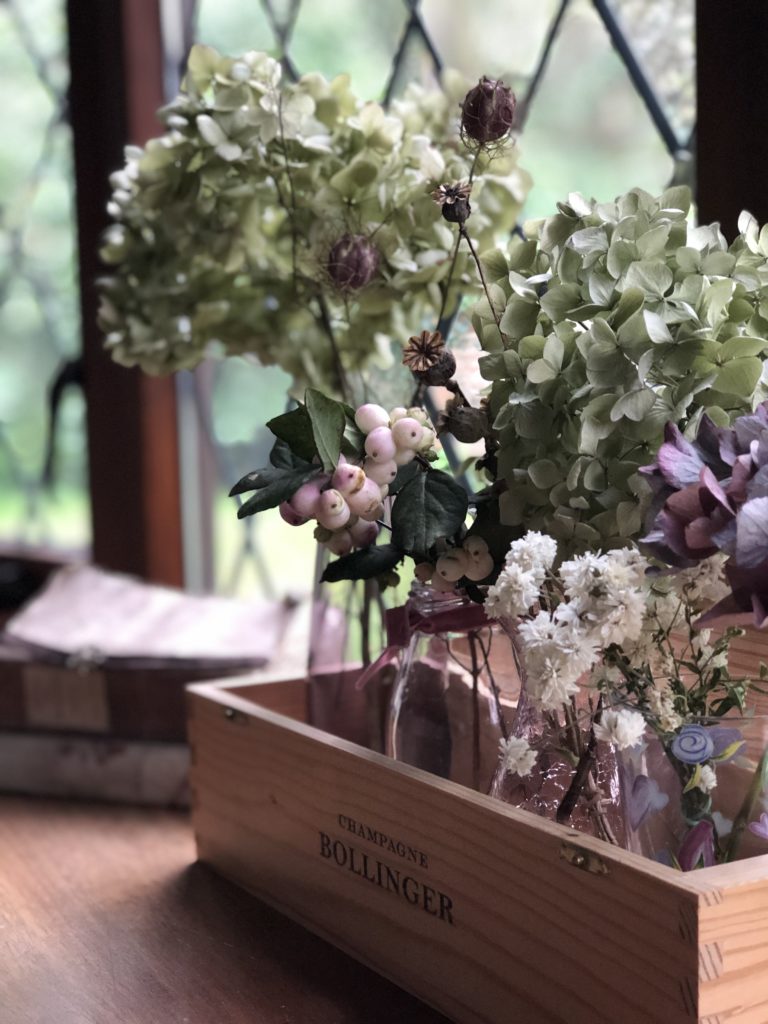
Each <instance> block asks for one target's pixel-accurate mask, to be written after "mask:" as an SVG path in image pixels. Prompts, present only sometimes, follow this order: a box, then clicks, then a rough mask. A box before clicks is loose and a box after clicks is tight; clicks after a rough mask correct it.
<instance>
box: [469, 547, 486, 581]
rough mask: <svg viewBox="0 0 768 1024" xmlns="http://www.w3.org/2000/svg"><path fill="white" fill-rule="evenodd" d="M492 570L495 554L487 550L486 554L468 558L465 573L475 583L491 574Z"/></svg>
mask: <svg viewBox="0 0 768 1024" xmlns="http://www.w3.org/2000/svg"><path fill="white" fill-rule="evenodd" d="M492 572H493V556H492V555H491V554H489V552H487V551H486V552H485V554H484V555H480V556H479V557H478V558H470V559H468V561H467V567H466V569H465V570H464V575H465V576H466V577H467V579H469V580H473V581H474V582H475V583H479V582H480V580H484V579H485V578H486V576H490V575H491V573H492Z"/></svg>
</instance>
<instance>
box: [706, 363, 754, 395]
mask: <svg viewBox="0 0 768 1024" xmlns="http://www.w3.org/2000/svg"><path fill="white" fill-rule="evenodd" d="M762 372H763V363H762V360H761V359H758V358H757V356H750V357H749V358H747V359H732V360H731V362H730V363H726V364H725V366H724V367H723V368H722V369H721V370H720V372H719V373H718V375H717V377H716V378H715V382H714V384H713V388H714V390H715V391H722V392H724V393H725V394H727V395H739V396H741V397H745V396H747V395H751V394H752V392H753V391H754V390H755V385H756V384H757V382H758V381H759V380H760V374H761V373H762Z"/></svg>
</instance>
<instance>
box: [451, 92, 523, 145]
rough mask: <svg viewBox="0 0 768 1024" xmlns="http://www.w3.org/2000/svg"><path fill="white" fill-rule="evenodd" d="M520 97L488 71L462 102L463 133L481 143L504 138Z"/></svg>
mask: <svg viewBox="0 0 768 1024" xmlns="http://www.w3.org/2000/svg"><path fill="white" fill-rule="evenodd" d="M516 106H517V101H516V99H515V94H514V93H513V92H512V90H511V89H510V88H509V86H508V85H504V83H503V82H501V81H497V80H496V79H493V78H486V77H485V75H483V77H482V78H481V79H480V81H479V82H478V83H477V85H476V86H475V87H474V88H473V89H470V90H469V92H468V93H467V95H466V96H465V97H464V102H463V103H462V105H461V134H462V136H463V137H464V139H471V140H472V141H473V142H477V143H479V144H480V145H481V146H485V145H487V144H488V143H489V142H497V141H498V140H499V139H502V138H503V137H504V136H505V135H506V134H507V132H508V131H509V130H510V128H511V127H512V123H513V121H514V119H515V107H516Z"/></svg>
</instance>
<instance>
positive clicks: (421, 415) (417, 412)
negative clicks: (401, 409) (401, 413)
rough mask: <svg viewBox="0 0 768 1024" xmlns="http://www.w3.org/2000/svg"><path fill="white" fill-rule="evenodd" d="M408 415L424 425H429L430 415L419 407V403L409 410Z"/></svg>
mask: <svg viewBox="0 0 768 1024" xmlns="http://www.w3.org/2000/svg"><path fill="white" fill-rule="evenodd" d="M407 413H408V415H409V416H410V418H411V419H412V420H416V421H417V422H418V423H420V424H421V425H422V427H427V426H429V416H428V415H427V413H426V411H425V410H424V409H421V408H419V406H418V405H414V406H412V407H411V408H410V409H408V410H407Z"/></svg>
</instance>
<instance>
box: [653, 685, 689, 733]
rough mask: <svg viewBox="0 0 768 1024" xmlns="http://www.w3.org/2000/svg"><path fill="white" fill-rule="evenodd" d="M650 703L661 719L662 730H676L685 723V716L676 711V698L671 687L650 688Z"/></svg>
mask: <svg viewBox="0 0 768 1024" xmlns="http://www.w3.org/2000/svg"><path fill="white" fill-rule="evenodd" d="M648 705H649V707H650V709H651V712H652V713H653V714H654V715H655V716H656V718H657V719H658V720H659V728H660V729H661V730H662V732H676V731H677V730H678V729H679V728H680V726H681V725H682V724H683V716H682V715H679V714H678V713H677V712H676V711H675V698H674V694H673V693H672V691H671V690H670V689H668V688H667V687H664V689H655V690H654V689H650V690H649V691H648Z"/></svg>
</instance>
